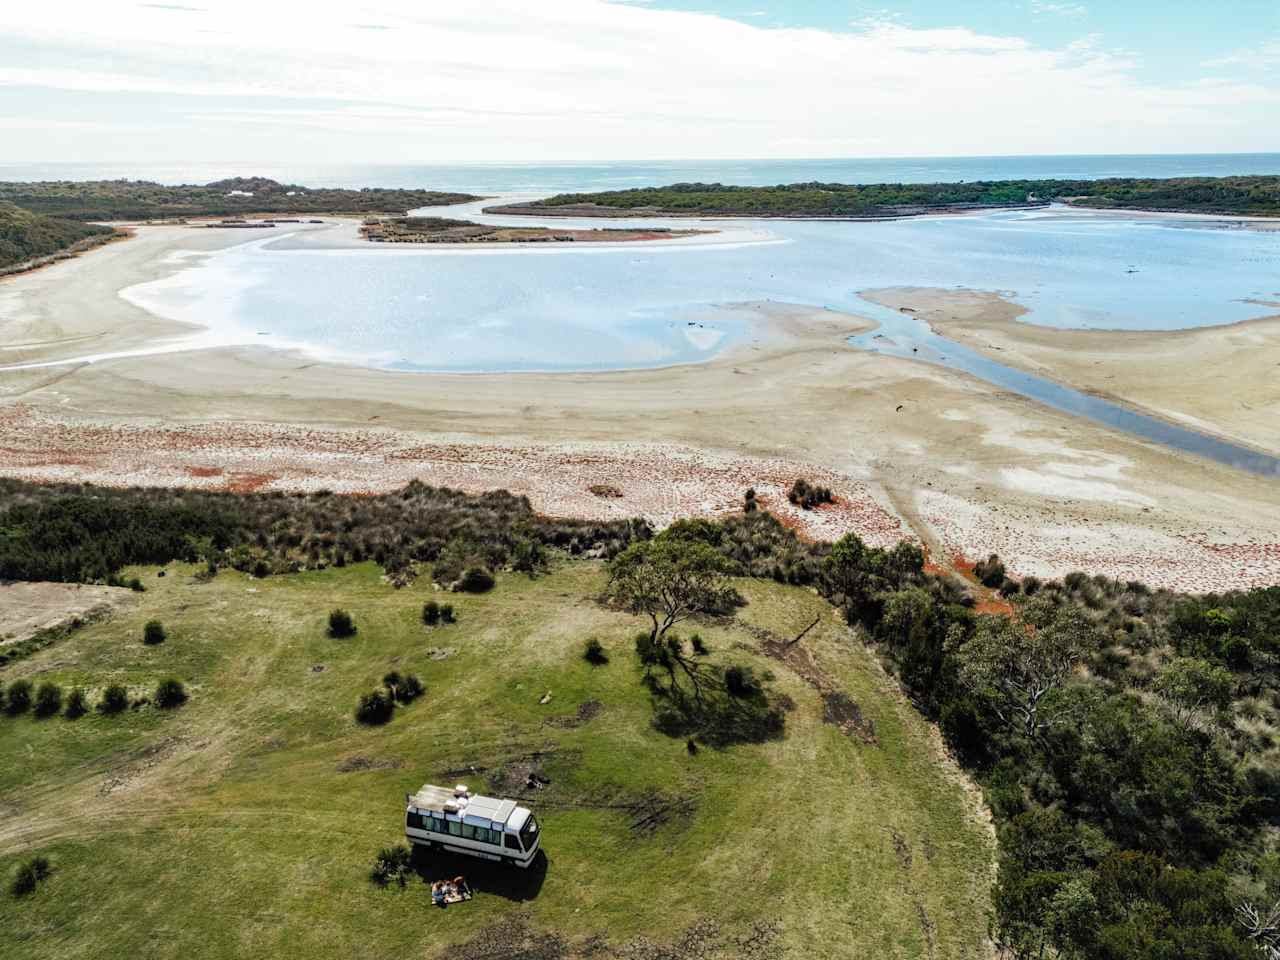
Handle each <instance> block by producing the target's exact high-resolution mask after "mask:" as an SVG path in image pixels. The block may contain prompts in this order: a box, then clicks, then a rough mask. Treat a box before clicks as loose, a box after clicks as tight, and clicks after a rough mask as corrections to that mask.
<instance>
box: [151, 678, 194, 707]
mask: <svg viewBox="0 0 1280 960" xmlns="http://www.w3.org/2000/svg"><path fill="white" fill-rule="evenodd" d="M186 702H187V691H186V688H185V687H183V685H182V681H181V680H175V679H174V678H173V677H170V678H169V679H167V680H161V681H160V684H159V686H157V687H156V706H158V707H159V708H160V709H161V710H172V709H173V708H174V707H180V706H182V704H184V703H186Z"/></svg>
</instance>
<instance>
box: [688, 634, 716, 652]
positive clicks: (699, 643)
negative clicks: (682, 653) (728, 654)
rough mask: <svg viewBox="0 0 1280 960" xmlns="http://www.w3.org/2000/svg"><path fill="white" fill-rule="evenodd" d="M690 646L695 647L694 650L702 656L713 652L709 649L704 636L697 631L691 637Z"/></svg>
mask: <svg viewBox="0 0 1280 960" xmlns="http://www.w3.org/2000/svg"><path fill="white" fill-rule="evenodd" d="M689 646H691V647H693V652H694V653H696V654H697V655H698V656H700V657H705V656H706V655H707V654H708V653H710V652H711V651H710V650H708V649H707V644H706V642H705V641H703V639H702V637H701V636H699V635H698V634H696V633H695V634H694V635H693V636H692V637H690V638H689Z"/></svg>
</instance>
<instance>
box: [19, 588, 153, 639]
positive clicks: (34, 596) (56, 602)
mask: <svg viewBox="0 0 1280 960" xmlns="http://www.w3.org/2000/svg"><path fill="white" fill-rule="evenodd" d="M132 596H133V591H131V590H127V589H125V588H123V587H95V586H88V585H83V584H74V583H7V582H6V583H0V648H2V647H4V646H5V645H7V644H10V643H20V642H21V641H23V640H26V639H28V638H30V637H32V636H34V635H35V634H37V633H39V632H41V631H44V630H54V629H57V628H59V627H64V626H70V625H71V624H72V623H74V622H75V621H77V620H79V621H81V622H82V623H88V622H92V621H94V620H98V619H101V618H103V617H106V616H108V615H109V614H110V613H111V611H112V610H113V609H115V608H116V607H117V606H119V605H120V604H122V603H126V602H128V600H129V599H130V598H131V597H132Z"/></svg>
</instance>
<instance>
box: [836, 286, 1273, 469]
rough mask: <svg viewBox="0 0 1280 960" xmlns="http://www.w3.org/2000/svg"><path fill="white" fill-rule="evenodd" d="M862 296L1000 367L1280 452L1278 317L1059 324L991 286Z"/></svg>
mask: <svg viewBox="0 0 1280 960" xmlns="http://www.w3.org/2000/svg"><path fill="white" fill-rule="evenodd" d="M861 295H862V296H863V297H865V298H866V299H868V300H870V301H872V302H873V303H879V304H881V305H883V306H887V307H891V308H893V309H897V310H901V309H904V308H905V309H907V310H909V311H911V312H912V313H914V314H915V315H916V316H918V317H920V318H922V319H924V320H926V321H927V322H928V323H929V325H930V326H931V327H932V328H933V329H934V330H935V331H937V332H938V333H940V334H941V335H942V336H944V337H947V338H949V339H952V340H956V341H958V342H960V343H963V344H965V345H966V346H969V347H972V348H974V349H975V350H979V351H981V352H982V353H984V354H986V355H987V356H989V357H991V358H992V359H995V360H999V361H1000V362H1001V363H1004V364H1007V365H1008V366H1011V367H1017V368H1018V369H1021V370H1026V371H1028V372H1030V373H1034V374H1036V375H1037V376H1041V377H1046V378H1048V379H1051V380H1056V381H1058V382H1060V383H1064V384H1066V385H1068V386H1071V387H1075V388H1076V389H1078V390H1082V391H1085V392H1087V393H1091V394H1094V395H1095V396H1099V397H1103V398H1105V399H1107V400H1111V401H1114V402H1118V403H1123V404H1126V405H1128V406H1130V407H1133V408H1135V409H1137V410H1140V411H1141V412H1143V413H1148V414H1151V415H1153V416H1157V417H1161V418H1163V419H1165V420H1169V421H1171V422H1174V423H1177V424H1179V425H1181V426H1185V427H1190V428H1191V429H1193V430H1199V431H1201V432H1204V433H1211V434H1216V435H1217V436H1220V437H1223V438H1225V439H1227V440H1231V441H1233V442H1235V443H1241V444H1244V445H1246V446H1252V447H1254V448H1257V449H1259V450H1263V451H1265V452H1268V453H1274V452H1276V451H1280V377H1278V376H1277V367H1280V315H1277V316H1274V317H1263V318H1260V319H1254V320H1244V321H1241V322H1239V323H1233V324H1226V325H1222V326H1214V327H1197V328H1194V329H1189V330H1167V331H1126V330H1063V329H1059V328H1056V327H1041V326H1036V325H1034V324H1030V323H1024V322H1021V320H1020V318H1021V317H1022V316H1023V315H1025V314H1026V313H1027V310H1026V308H1024V307H1022V306H1020V305H1018V304H1016V303H1013V302H1011V301H1009V300H1006V299H1005V298H1003V297H1001V296H999V295H998V294H994V293H986V292H982V291H976V290H932V289H920V288H910V287H898V288H890V289H885V290H869V291H864V292H863V293H862V294H861ZM1254 302H1256V303H1257V304H1258V305H1259V306H1263V307H1276V306H1278V305H1277V304H1274V303H1270V302H1268V301H1254Z"/></svg>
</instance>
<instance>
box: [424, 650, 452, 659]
mask: <svg viewBox="0 0 1280 960" xmlns="http://www.w3.org/2000/svg"><path fill="white" fill-rule="evenodd" d="M457 652H458V651H457V650H455V649H454V648H453V647H432V648H431V649H430V650H428V651H427V657H428V658H429V659H431V660H448V659H449V658H450V657H452V656H453V655H454V654H455V653H457Z"/></svg>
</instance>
